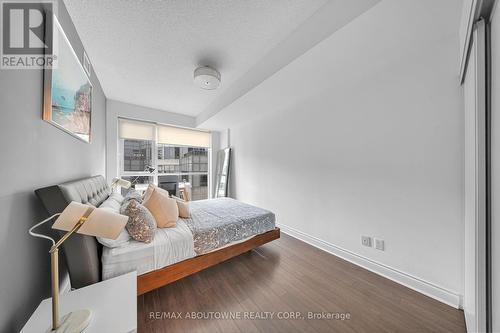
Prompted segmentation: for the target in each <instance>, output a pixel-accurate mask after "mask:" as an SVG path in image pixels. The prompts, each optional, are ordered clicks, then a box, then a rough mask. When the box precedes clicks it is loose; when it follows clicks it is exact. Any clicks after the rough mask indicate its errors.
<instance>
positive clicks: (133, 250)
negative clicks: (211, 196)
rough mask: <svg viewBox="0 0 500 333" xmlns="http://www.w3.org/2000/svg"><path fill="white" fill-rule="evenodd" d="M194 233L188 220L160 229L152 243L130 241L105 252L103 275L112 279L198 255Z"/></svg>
mask: <svg viewBox="0 0 500 333" xmlns="http://www.w3.org/2000/svg"><path fill="white" fill-rule="evenodd" d="M193 245H194V243H193V235H192V234H191V231H190V230H189V228H188V227H187V225H186V224H185V223H184V221H182V220H179V221H177V226H176V227H175V228H158V229H156V231H155V237H154V240H153V241H152V242H151V243H149V244H146V243H143V242H137V241H134V240H132V241H130V242H129V243H128V244H127V245H125V246H121V247H117V248H108V247H106V246H104V247H103V251H102V257H101V260H102V278H103V280H106V279H110V278H112V277H115V276H119V275H122V274H125V273H128V272H132V271H137V275H141V274H145V273H148V272H151V271H154V270H157V269H160V268H163V267H165V266H168V265H172V264H175V263H177V262H179V261H182V260H186V259H189V258H192V257H194V256H195V255H196V254H195V252H194V247H193Z"/></svg>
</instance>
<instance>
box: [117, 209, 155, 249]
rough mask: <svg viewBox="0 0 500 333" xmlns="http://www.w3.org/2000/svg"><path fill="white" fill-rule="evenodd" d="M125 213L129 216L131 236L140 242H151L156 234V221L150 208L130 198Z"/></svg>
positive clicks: (128, 225) (128, 228)
mask: <svg viewBox="0 0 500 333" xmlns="http://www.w3.org/2000/svg"><path fill="white" fill-rule="evenodd" d="M123 213H124V215H127V216H128V217H129V219H128V222H127V225H126V228H127V231H128V233H129V234H130V237H132V238H133V239H135V240H136V241H139V242H144V243H151V241H153V238H154V236H155V230H156V221H155V218H154V217H153V215H151V213H150V212H149V210H148V209H147V208H146V207H144V206H143V205H141V204H140V203H139V202H137V201H136V200H130V202H129V203H128V205H127V206H126V207H125V209H124V212H123Z"/></svg>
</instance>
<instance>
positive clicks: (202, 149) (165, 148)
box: [118, 119, 210, 200]
mask: <svg viewBox="0 0 500 333" xmlns="http://www.w3.org/2000/svg"><path fill="white" fill-rule="evenodd" d="M119 125H120V126H119V129H120V130H119V156H118V158H119V161H120V177H122V178H123V179H126V180H129V181H130V182H132V184H133V186H134V187H135V188H136V189H139V190H144V189H145V188H146V187H147V184H148V183H155V184H157V185H158V186H159V187H161V188H164V189H166V190H167V191H169V193H170V194H173V195H176V196H180V191H181V190H182V188H183V187H184V185H185V183H188V185H190V189H191V190H190V198H191V200H202V199H208V197H209V181H208V180H209V179H210V177H209V172H210V168H209V161H210V133H208V132H203V131H197V130H191V129H184V128H178V127H172V126H164V125H157V124H153V123H146V122H138V121H132V120H126V119H120V121H119ZM148 167H152V168H154V171H152V172H149V171H148V170H147V168H148Z"/></svg>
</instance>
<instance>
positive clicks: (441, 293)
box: [278, 224, 462, 309]
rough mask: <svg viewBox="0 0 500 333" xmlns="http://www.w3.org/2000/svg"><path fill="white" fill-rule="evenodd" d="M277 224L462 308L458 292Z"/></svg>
mask: <svg viewBox="0 0 500 333" xmlns="http://www.w3.org/2000/svg"><path fill="white" fill-rule="evenodd" d="M278 226H279V227H280V229H281V231H282V232H284V233H285V234H287V235H289V236H292V237H294V238H297V239H299V240H301V241H303V242H305V243H308V244H310V245H312V246H314V247H317V248H318V249H320V250H323V251H326V252H328V253H330V254H333V255H335V256H337V257H340V258H342V259H344V260H347V261H349V262H351V263H353V264H355V265H358V266H361V267H363V268H365V269H367V270H369V271H371V272H373V273H376V274H379V275H381V276H383V277H385V278H388V279H390V280H392V281H395V282H397V283H399V284H402V285H404V286H406V287H408V288H411V289H413V290H415V291H418V292H419V293H422V294H424V295H426V296H429V297H431V298H434V299H436V300H438V301H440V302H442V303H445V304H448V305H450V306H452V307H454V308H456V309H461V308H462V295H460V294H457V293H455V292H453V291H450V290H447V289H446V288H443V287H440V286H437V285H435V284H433V283H431V282H428V281H424V280H422V279H420V278H417V277H414V276H412V275H410V274H407V273H404V272H402V271H399V270H397V269H395V268H392V267H389V266H387V265H384V264H382V263H379V262H376V261H374V260H371V259H368V258H366V257H363V256H360V255H359V254H356V253H354V252H351V251H348V250H345V249H343V248H341V247H338V246H336V245H333V244H331V243H328V242H326V241H324V240H321V239H319V238H317V237H314V236H311V235H308V234H306V233H305V232H302V231H300V230H297V229H295V228H292V227H289V226H286V225H283V224H279V225H278Z"/></svg>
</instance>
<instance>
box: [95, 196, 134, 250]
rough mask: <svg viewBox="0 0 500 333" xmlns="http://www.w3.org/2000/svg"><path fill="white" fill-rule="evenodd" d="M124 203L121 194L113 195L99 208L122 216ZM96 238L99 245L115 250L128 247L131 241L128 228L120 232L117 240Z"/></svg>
mask: <svg viewBox="0 0 500 333" xmlns="http://www.w3.org/2000/svg"><path fill="white" fill-rule="evenodd" d="M122 201H123V197H122V195H121V194H118V193H112V194H111V195H110V196H109V198H108V199H107V200H106V201H104V202H103V203H102V204H101V205H100V206H99V208H103V209H107V210H109V211H111V212H113V213H116V214H120V205H121V203H122ZM96 238H97V241H98V242H99V243H101V244H102V245H104V246H106V247H109V248H115V247H121V246H124V245H127V244H128V243H129V242H130V239H131V237H130V235H129V233H128V231H127V229H126V228H123V230H122V231H121V232H120V234H119V235H118V237H117V238H116V239H109V238H104V237H96Z"/></svg>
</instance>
